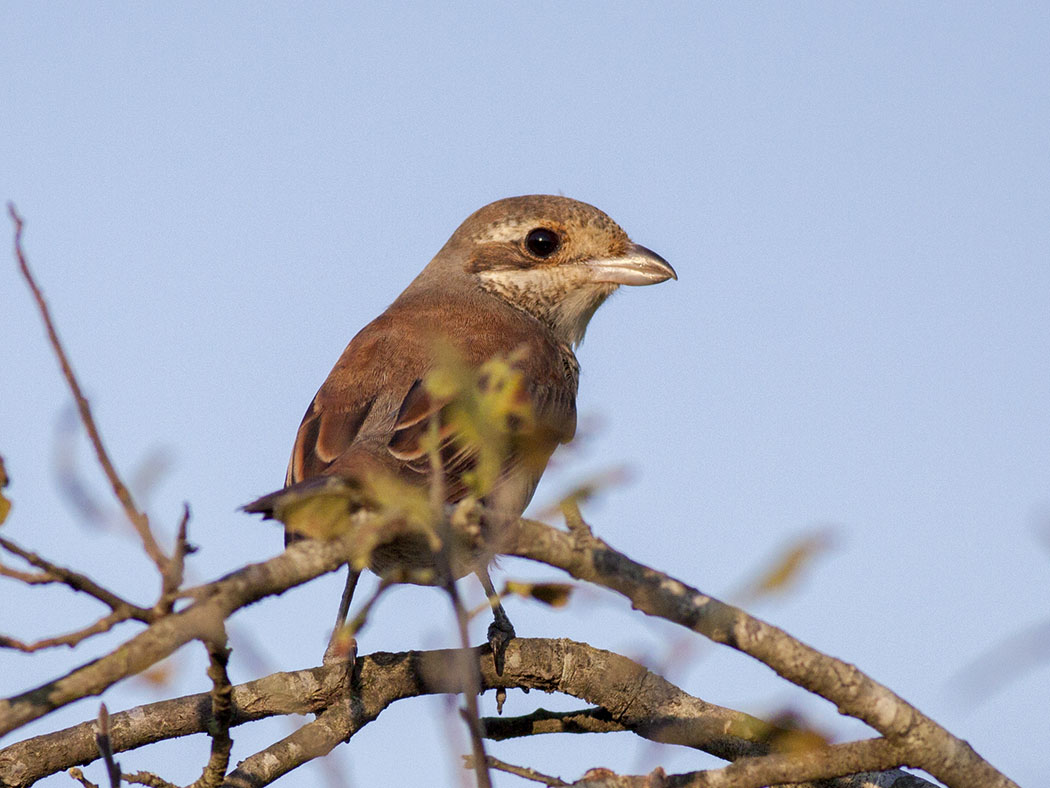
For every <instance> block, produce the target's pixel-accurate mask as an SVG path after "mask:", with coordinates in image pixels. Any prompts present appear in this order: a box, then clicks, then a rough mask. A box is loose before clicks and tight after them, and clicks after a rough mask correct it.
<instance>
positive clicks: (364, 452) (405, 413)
mask: <svg viewBox="0 0 1050 788" xmlns="http://www.w3.org/2000/svg"><path fill="white" fill-rule="evenodd" d="M496 306H497V307H499V308H492V306H490V305H488V304H486V303H485V301H482V302H481V303H480V304H479V303H476V302H469V303H466V304H463V305H462V307H461V308H458V309H454V310H452V314H453V315H454V317H453V319H450V304H449V303H448V301H447V300H445V301H443V302H439V303H431V302H426V301H424V302H422V303H420V302H411V303H407V304H406V303H402V302H400V301H399V302H395V304H393V305H392V306H391V307H390V308H389V309H388V310H387V311H386V312H385V313H384V314H383V315H381V316H380V317H379V318H377V319H376V320H375V321H373V322H372V323H370V324H369V325H368V326H366V327H365V328H364V329H363V330H362V331H361V332H360V333H359V334H358V335H357V336H356V337H355V338H354V339H353V340H352V341H351V343H350V344H349V345H348V346H347V348H346V350H345V351H344V352H343V355H342V357H341V358H340V359H339V361H338V362H337V364H336V365H335V367H334V368H333V370H332V372H331V373H330V375H329V376H328V379H327V380H326V381H325V383H324V384H323V385H322V387H321V389H320V390H319V391H318V392H317V395H316V396H315V397H314V400H313V402H312V403H311V404H310V407H309V409H308V410H307V412H306V415H305V416H304V418H303V421H302V424H301V425H300V427H299V432H298V434H297V436H296V441H295V447H294V449H293V451H292V456H291V460H290V462H289V466H288V473H287V476H286V480H285V483H286V485H292V484H296V483H299V482H302V481H304V480H307V479H310V478H313V477H316V476H340V477H343V478H349V479H363V478H365V477H366V476H367V475H368V474H371V473H376V472H386V473H390V474H394V475H395V476H396V477H398V478H400V479H402V480H404V481H408V482H411V483H420V484H422V483H425V482H426V480H427V478H428V477H429V473H430V471H429V466H430V461H429V457H428V455H427V452H426V449H425V441H424V440H423V438H424V436H425V434H426V432H427V430H429V429H430V425H431V422H432V420H433V419H434V417H437V423H438V428H439V432H440V437H441V459H442V464H443V467H444V469H445V485H446V499H447V500H448V501H450V502H451V501H457V500H460V499H461V498H462V497H463V496H464V495H466V493H467V489H468V485H467V484H466V481H465V478H464V477H465V475H466V474H467V473H468V472H469V471H471V470H472V469H473V468H474V467H475V464H476V462H477V448H476V447H472V446H471V445H470V444H469V442H468V441H464V440H463V439H462V436H461V435H459V434H457V432H456V429H455V426H454V422H453V420H452V419H451V418H448V413H447V408H448V405H449V400H448V399H441V398H438V397H435V396H434V395H433V394H432V393H431V392H430V391H429V390H428V388H427V386H426V385H425V384H424V380H425V378H426V375H427V373H428V372H430V371H431V370H432V369H433V368H434V366H435V364H436V361H435V357H436V355H437V354H436V350H437V343H438V342H439V341H440V340H444V341H445V342H446V344H448V343H450V344H451V345H452V346H453V347H455V348H456V349H457V350H458V352H459V353H460V354H461V355H462V357H463V360H465V361H466V362H467V364H468V365H469V366H471V367H474V368H476V367H479V366H480V365H481V364H483V363H484V362H486V361H488V360H489V359H490V358H492V357H499V356H502V357H504V358H507V359H513V361H512V366H513V367H514V369H515V370H516V371H518V372H519V373H520V375H521V380H522V382H523V390H524V392H525V395H526V397H527V400H528V405H529V407H530V409H531V411H532V414H533V421H532V429H531V433H530V435H529V439H528V440H527V441H517V442H516V443H515V444H514V445H513V447H512V453H511V455H510V456H508V457H507V461H506V463H505V467H504V470H503V474H502V475H503V476H505V477H511V476H517V477H520V478H517V479H516V483H517V486H518V487H519V488H520V489H519V490H518V491H517V492H516V493H515V494H514V495H513V496H511V497H512V498H517V499H520V506H521V507H522V508H523V507H524V505H525V504H526V503H527V502H528V498H529V497H531V494H532V491H533V489H534V488H535V484H536V482H537V481H538V480H539V476H540V474H542V472H543V468H544V467H545V465H546V462H547V459H548V458H549V457H550V454H551V452H553V450H554V448H555V447H556V446H557V445H558V443H563V442H565V441H568V440H569V439H571V437H572V435H573V434H574V432H575V426H576V407H575V399H576V382H577V378H576V366H575V358H574V357H573V356H572V353H571V351H569V350H568V348H565V347H559V346H558V345H557V344H556V343H554V342H553V341H551V339H550V338H549V337H548V336H547V335H546V333H545V332H544V331H542V330H537V329H538V325H537V324H536V323H535V321H533V320H532V319H531V318H528V317H526V316H524V315H522V314H521V313H520V312H518V311H517V310H513V309H511V308H509V307H505V306H503V305H496ZM442 331H447V332H448V333H447V335H444V336H442V334H441V332H442ZM439 338H440V340H439ZM457 340H458V341H457ZM513 505H514V504H512V506H513Z"/></svg>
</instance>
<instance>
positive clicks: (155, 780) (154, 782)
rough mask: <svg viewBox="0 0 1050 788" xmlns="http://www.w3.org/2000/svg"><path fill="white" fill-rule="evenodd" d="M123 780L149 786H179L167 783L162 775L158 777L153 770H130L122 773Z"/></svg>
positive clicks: (175, 787)
mask: <svg viewBox="0 0 1050 788" xmlns="http://www.w3.org/2000/svg"><path fill="white" fill-rule="evenodd" d="M123 777H124V782H126V783H135V784H136V785H147V786H149V788H179V786H178V785H176V784H175V783H169V782H168V781H167V780H165V779H164V778H163V777H158V776H157V775H155V774H154V773H153V772H132V773H131V774H125V775H123Z"/></svg>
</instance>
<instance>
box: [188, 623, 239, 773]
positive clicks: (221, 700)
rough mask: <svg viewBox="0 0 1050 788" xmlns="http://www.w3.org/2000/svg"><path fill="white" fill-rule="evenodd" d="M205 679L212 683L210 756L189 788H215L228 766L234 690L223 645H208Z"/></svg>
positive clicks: (225, 648) (227, 651)
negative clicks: (227, 669) (202, 770)
mask: <svg viewBox="0 0 1050 788" xmlns="http://www.w3.org/2000/svg"><path fill="white" fill-rule="evenodd" d="M207 646H208V678H210V679H211V684H212V687H211V712H212V724H211V725H210V726H209V727H208V735H209V736H211V755H210V757H209V758H208V763H207V765H206V766H205V767H204V772H203V773H202V774H201V776H200V778H199V779H198V780H197V781H196V782H195V783H193V786H192V788H216V786H218V785H220V784H221V783H222V780H223V778H224V777H225V776H226V769H227V768H228V767H229V765H230V750H231V749H232V748H233V739H231V738H230V723H231V722H232V720H233V706H232V704H231V699H232V697H233V686H232V685H231V684H230V676H229V674H228V673H227V672H226V665H227V663H228V662H229V660H230V649H229V648H228V647H227V646H226V644H225V642H223V643H208V644H207Z"/></svg>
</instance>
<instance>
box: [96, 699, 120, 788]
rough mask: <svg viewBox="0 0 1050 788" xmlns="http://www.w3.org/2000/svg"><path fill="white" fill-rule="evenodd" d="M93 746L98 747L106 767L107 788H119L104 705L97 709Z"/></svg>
mask: <svg viewBox="0 0 1050 788" xmlns="http://www.w3.org/2000/svg"><path fill="white" fill-rule="evenodd" d="M95 746H97V747H98V752H99V755H101V756H102V762H103V763H104V764H105V765H106V774H107V776H108V777H109V788H120V764H119V763H117V761H116V759H115V758H114V757H113V743H112V741H111V740H110V737H109V710H108V709H107V708H106V704H105V703H102V704H100V705H99V707H98V720H97V721H96V728H95Z"/></svg>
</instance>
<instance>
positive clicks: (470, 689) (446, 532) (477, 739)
mask: <svg viewBox="0 0 1050 788" xmlns="http://www.w3.org/2000/svg"><path fill="white" fill-rule="evenodd" d="M439 418H440V416H439V415H435V416H431V418H430V423H429V430H428V436H427V439H428V440H427V443H428V451H427V456H428V459H429V463H430V490H429V493H430V508H431V511H432V512H433V513H434V519H435V521H436V522H437V524H438V533H439V535H440V536H441V549H440V550H439V551H438V554H437V556H436V560H437V562H438V572H439V575H440V577H442V578H444V583H445V591H446V593H447V594H448V598H449V600H450V601H451V602H452V610H453V613H454V615H455V616H456V627H457V629H458V630H459V641H460V645H461V646H462V647H463V648H464V649H465V650H467V649H469V648H470V633H469V631H468V629H467V624H468V622H469V620H470V616H469V615H468V613H467V610H466V608H465V607H464V606H463V600H462V599H461V598H460V596H459V589H457V588H456V578H455V575H454V574H453V571H452V565H453V558H452V550H453V549H454V548H453V545H454V543H455V539H454V538H453V534H452V524H451V522H450V521H449V520H448V518H446V517H445V515H444V508H445V467H444V464H443V463H442V460H441V441H440V437H439V429H440V424H439ZM459 669H460V671H461V673H462V674H463V675H462V678H463V686H464V691H463V703H464V706H465V708H464V709H461V710H460V716H461V717H462V718H463V721H464V722H465V723H466V724H467V730H468V732H469V733H470V748H471V750H473V752H474V758H473V761H474V775H475V777H476V779H477V784H478V788H492V776H491V775H490V774H489V769H488V764H487V761H486V754H485V741H484V739H483V738H482V736H481V710H480V709H479V708H478V695H479V694H480V692H481V677H480V676H479V675H478V672H477V665H476V663H475V661H474V660H471V659H463V660H461V662H460V665H459Z"/></svg>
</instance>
